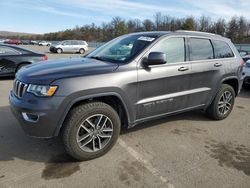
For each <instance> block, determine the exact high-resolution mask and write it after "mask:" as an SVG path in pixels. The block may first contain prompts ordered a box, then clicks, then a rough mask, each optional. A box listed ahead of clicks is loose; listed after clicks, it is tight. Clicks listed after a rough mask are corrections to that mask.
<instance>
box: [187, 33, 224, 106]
mask: <svg viewBox="0 0 250 188" xmlns="http://www.w3.org/2000/svg"><path fill="white" fill-rule="evenodd" d="M188 44H189V51H190V62H191V66H192V76H191V88H192V89H193V90H196V92H195V93H193V94H192V95H190V96H189V101H191V103H192V105H193V106H197V105H205V104H207V103H208V102H209V101H211V100H210V99H211V98H212V97H213V93H215V92H216V91H215V90H216V87H215V86H216V85H217V83H218V81H220V79H221V75H222V74H223V62H222V61H221V60H220V59H215V54H214V47H213V45H212V41H211V40H210V39H208V38H196V37H189V38H188Z"/></svg>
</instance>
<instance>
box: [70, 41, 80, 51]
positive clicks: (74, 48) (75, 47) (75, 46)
mask: <svg viewBox="0 0 250 188" xmlns="http://www.w3.org/2000/svg"><path fill="white" fill-rule="evenodd" d="M71 45H72V52H79V49H80V41H77V40H72V41H71Z"/></svg>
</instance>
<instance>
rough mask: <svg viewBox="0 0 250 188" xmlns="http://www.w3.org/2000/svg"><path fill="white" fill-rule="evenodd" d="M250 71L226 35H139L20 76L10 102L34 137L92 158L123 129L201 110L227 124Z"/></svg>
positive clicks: (107, 147) (108, 146) (79, 156)
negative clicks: (60, 141) (56, 140)
mask: <svg viewBox="0 0 250 188" xmlns="http://www.w3.org/2000/svg"><path fill="white" fill-rule="evenodd" d="M63 44H64V45H63ZM66 44H70V45H71V44H72V43H71V41H69V42H67V43H66ZM66 44H65V42H63V43H61V44H60V45H58V49H59V47H64V46H66ZM80 49H81V48H80ZM82 49H83V48H82ZM76 51H79V49H77V50H76ZM243 65H244V61H243V60H242V58H241V57H240V55H239V53H238V51H237V49H236V48H235V46H234V45H233V44H232V43H231V41H230V40H229V39H227V38H224V37H222V36H219V35H215V34H209V33H202V32H190V31H176V32H141V33H133V34H128V35H124V36H121V37H118V38H116V39H114V40H112V41H110V42H108V43H106V44H105V45H103V46H101V47H100V48H97V49H96V50H95V51H93V52H92V53H90V54H88V55H87V56H85V57H83V58H71V59H62V60H55V61H50V63H39V64H38V65H35V66H33V65H30V66H29V68H27V69H25V68H24V69H22V70H20V71H19V72H18V73H17V75H16V80H15V84H14V87H13V90H12V91H11V92H10V96H9V100H10V104H11V110H12V112H13V114H14V115H15V116H16V118H17V119H18V121H19V123H20V125H21V126H22V128H23V130H24V131H25V132H26V133H27V134H29V135H31V136H36V137H46V138H48V137H54V136H58V135H61V136H62V138H63V143H64V146H65V148H66V151H67V152H68V153H69V154H70V155H72V156H73V157H74V158H76V159H78V160H89V159H93V158H96V157H100V156H102V155H104V154H105V153H107V152H108V151H109V150H110V149H111V148H112V147H113V146H114V144H115V143H116V141H117V139H118V136H119V134H120V130H121V128H131V127H134V126H135V125H138V124H141V123H144V122H147V121H149V120H153V119H156V118H159V117H164V116H166V115H170V114H176V113H180V112H186V111H190V110H195V109H200V110H203V111H205V112H206V113H207V114H208V115H209V116H210V117H211V118H212V119H214V120H222V119H225V118H226V117H227V116H228V115H229V114H230V113H231V111H232V109H233V106H234V101H235V97H236V96H237V95H238V93H239V92H240V88H241V86H242V82H243V75H242V66H243ZM20 90H21V91H20ZM31 101H32V102H31ZM152 139H154V138H152Z"/></svg>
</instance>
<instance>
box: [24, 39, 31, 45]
mask: <svg viewBox="0 0 250 188" xmlns="http://www.w3.org/2000/svg"><path fill="white" fill-rule="evenodd" d="M22 44H23V45H29V44H31V40H22Z"/></svg>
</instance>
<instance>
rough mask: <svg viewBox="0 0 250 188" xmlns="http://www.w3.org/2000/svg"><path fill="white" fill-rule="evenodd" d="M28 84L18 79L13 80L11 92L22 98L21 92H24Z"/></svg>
mask: <svg viewBox="0 0 250 188" xmlns="http://www.w3.org/2000/svg"><path fill="white" fill-rule="evenodd" d="M27 87H28V84H25V83H23V82H20V81H19V80H15V81H14V86H13V92H14V94H15V95H16V96H17V97H18V98H22V96H23V94H24V93H25V92H26V89H27Z"/></svg>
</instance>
